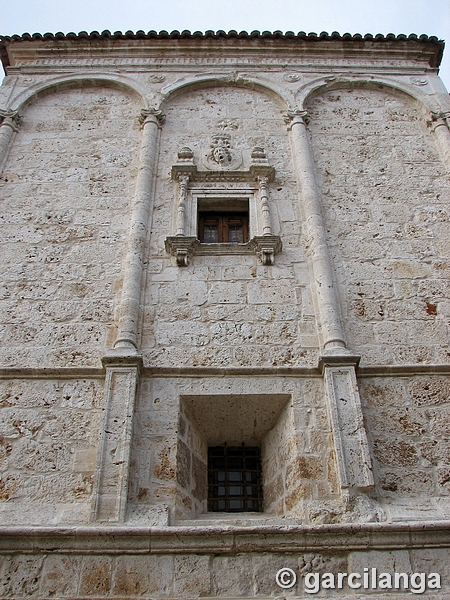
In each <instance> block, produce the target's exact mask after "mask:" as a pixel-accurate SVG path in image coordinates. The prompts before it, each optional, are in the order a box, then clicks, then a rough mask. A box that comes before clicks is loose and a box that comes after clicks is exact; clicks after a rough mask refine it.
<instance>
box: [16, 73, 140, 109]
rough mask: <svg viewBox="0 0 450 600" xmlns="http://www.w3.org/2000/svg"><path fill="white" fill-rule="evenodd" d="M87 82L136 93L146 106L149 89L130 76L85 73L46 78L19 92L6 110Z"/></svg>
mask: <svg viewBox="0 0 450 600" xmlns="http://www.w3.org/2000/svg"><path fill="white" fill-rule="evenodd" d="M86 84H89V85H91V86H101V85H107V86H109V87H113V88H114V87H117V88H119V89H122V90H125V91H127V92H129V93H131V94H133V95H135V96H136V95H137V96H138V97H139V98H140V100H141V102H142V105H143V106H142V107H143V108H148V107H149V106H148V96H149V91H148V89H146V88H145V87H144V86H142V85H140V84H139V83H137V82H136V81H134V80H133V79H131V78H130V77H126V76H123V75H116V76H112V75H107V74H91V75H89V76H87V75H75V74H71V75H65V76H58V77H53V78H51V79H46V80H45V81H41V82H39V83H37V84H35V85H32V86H30V87H29V88H27V89H26V90H24V91H22V92H20V93H19V94H18V95H17V96H16V97H15V98H14V100H13V101H12V102H11V104H10V106H9V107H8V111H12V112H17V111H20V110H21V109H23V108H24V107H25V106H26V105H27V104H29V103H30V102H33V101H34V100H36V99H37V98H39V97H41V96H43V95H47V94H50V93H52V92H53V91H58V90H59V89H68V88H77V87H81V86H83V85H86Z"/></svg>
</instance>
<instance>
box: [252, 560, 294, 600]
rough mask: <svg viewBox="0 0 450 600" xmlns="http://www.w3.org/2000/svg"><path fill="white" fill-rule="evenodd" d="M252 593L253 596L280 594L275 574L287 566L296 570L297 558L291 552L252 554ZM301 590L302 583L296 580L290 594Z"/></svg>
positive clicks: (274, 595)
mask: <svg viewBox="0 0 450 600" xmlns="http://www.w3.org/2000/svg"><path fill="white" fill-rule="evenodd" d="M252 567H253V594H254V595H255V596H267V597H276V596H279V595H280V588H279V587H278V585H277V583H276V581H275V576H276V574H277V572H278V571H279V569H282V568H289V569H292V570H293V571H294V572H295V573H297V572H298V567H297V560H296V557H295V555H294V556H293V555H292V554H284V555H283V554H253V555H252ZM296 592H297V593H301V592H303V585H302V583H301V582H300V581H298V580H297V583H296V585H295V586H294V587H293V588H292V590H291V591H290V594H295V593H296Z"/></svg>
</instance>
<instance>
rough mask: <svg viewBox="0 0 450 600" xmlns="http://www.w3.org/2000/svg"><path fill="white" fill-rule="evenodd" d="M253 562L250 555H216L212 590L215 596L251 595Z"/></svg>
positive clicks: (213, 564) (213, 565) (213, 566)
mask: <svg viewBox="0 0 450 600" xmlns="http://www.w3.org/2000/svg"><path fill="white" fill-rule="evenodd" d="M251 573H252V564H251V558H250V556H249V555H245V554H242V555H239V554H238V555H236V556H216V557H215V558H214V560H213V562H212V582H213V583H212V591H213V594H214V595H215V596H219V597H220V596H225V597H227V596H235V597H240V596H251V595H252V592H253V585H252V583H253V582H252V577H251Z"/></svg>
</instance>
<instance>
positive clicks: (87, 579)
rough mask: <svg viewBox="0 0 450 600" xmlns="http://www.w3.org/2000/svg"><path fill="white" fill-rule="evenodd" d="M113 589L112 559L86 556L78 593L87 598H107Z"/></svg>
mask: <svg viewBox="0 0 450 600" xmlns="http://www.w3.org/2000/svg"><path fill="white" fill-rule="evenodd" d="M110 589H111V559H110V558H109V557H104V556H84V557H83V562H82V566H81V571H80V584H79V588H78V593H79V594H81V595H85V596H106V595H108V594H109V592H110Z"/></svg>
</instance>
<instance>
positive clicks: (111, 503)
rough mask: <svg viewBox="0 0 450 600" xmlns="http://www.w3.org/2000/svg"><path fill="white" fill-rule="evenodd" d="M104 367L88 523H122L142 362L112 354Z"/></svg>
mask: <svg viewBox="0 0 450 600" xmlns="http://www.w3.org/2000/svg"><path fill="white" fill-rule="evenodd" d="M103 365H104V367H105V369H106V379H105V392H104V400H103V418H102V423H101V427H100V435H99V445H98V453H97V464H96V469H95V475H94V490H93V494H92V507H91V521H106V522H113V523H123V522H124V521H125V516H126V505H127V496H128V480H129V469H130V455H131V438H132V432H133V413H134V403H135V398H136V392H137V388H138V381H139V373H140V370H141V367H142V358H141V357H140V356H137V355H133V356H127V355H123V354H119V353H114V351H113V352H112V353H111V354H110V355H108V356H106V357H104V358H103Z"/></svg>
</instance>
